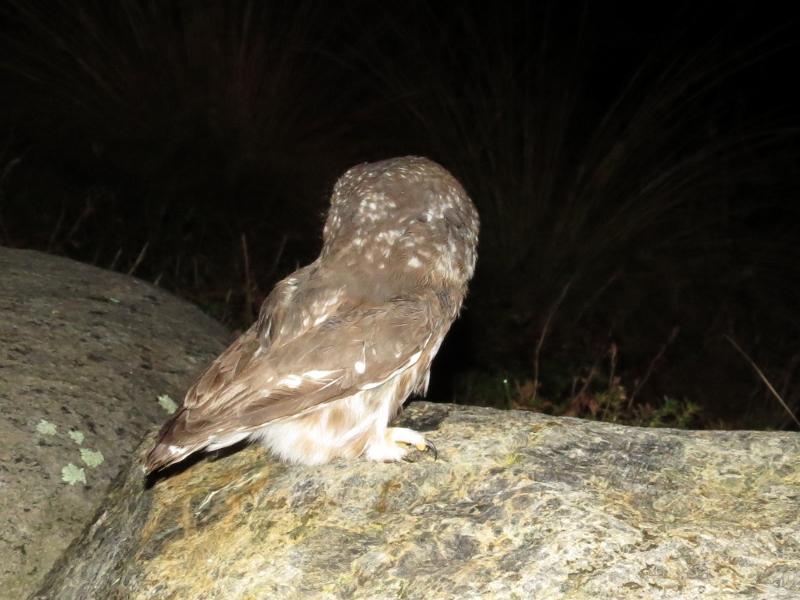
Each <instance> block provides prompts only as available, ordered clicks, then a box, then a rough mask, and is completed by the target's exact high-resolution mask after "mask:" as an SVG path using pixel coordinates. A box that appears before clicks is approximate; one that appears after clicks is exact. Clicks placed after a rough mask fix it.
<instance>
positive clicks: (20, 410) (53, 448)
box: [0, 248, 228, 598]
mask: <svg viewBox="0 0 800 600" xmlns="http://www.w3.org/2000/svg"><path fill="white" fill-rule="evenodd" d="M227 336H228V334H227V332H226V331H225V330H224V329H223V328H222V327H221V326H220V325H218V324H217V323H215V322H214V321H213V320H211V319H210V318H208V317H206V316H204V315H203V314H202V313H201V312H200V311H199V310H198V309H197V308H195V307H193V306H191V305H190V304H188V303H186V302H183V301H181V300H178V299H177V298H175V297H173V296H171V295H169V294H167V293H165V292H164V291H161V290H159V289H157V288H155V287H153V286H151V285H148V284H147V283H145V282H142V281H139V280H136V279H133V278H131V277H126V276H124V275H120V274H117V273H112V272H109V271H103V270H100V269H97V268H94V267H91V266H87V265H83V264H80V263H77V262H74V261H71V260H67V259H64V258H57V257H54V256H49V255H46V254H42V253H38V252H31V251H25V250H11V249H7V248H0V411H2V419H0V439H1V440H2V443H1V444H0V490H1V491H0V515H2V521H0V590H1V591H0V597H3V598H22V597H24V596H25V595H26V594H28V593H31V592H33V591H34V590H35V589H37V587H38V586H39V585H40V584H41V580H42V578H43V576H44V575H46V574H47V572H48V571H49V570H50V568H51V567H52V566H53V563H54V562H55V561H56V559H57V558H58V557H59V556H60V554H61V552H63V550H64V549H65V548H67V546H68V545H69V544H70V542H71V541H72V540H73V539H74V538H75V536H76V535H77V534H79V533H80V532H81V531H82V530H83V529H84V527H85V526H86V524H87V523H88V522H90V521H91V519H92V517H93V515H94V513H95V511H96V509H97V507H98V504H99V502H100V500H101V499H102V498H103V497H104V495H105V493H106V491H107V490H108V487H109V483H110V482H111V481H112V479H113V478H114V477H115V476H116V475H117V474H118V473H119V472H120V469H121V468H122V467H123V466H126V465H128V464H130V461H131V456H132V452H133V450H134V449H135V448H136V447H137V446H138V445H139V444H140V443H141V440H142V439H143V437H144V436H145V435H146V433H147V432H148V431H149V430H152V429H153V427H154V426H155V424H157V423H159V422H161V421H163V420H164V419H165V418H166V416H167V413H166V412H165V408H164V407H167V408H168V407H169V406H170V401H171V399H174V400H173V401H174V402H175V403H180V400H181V397H182V392H183V390H184V389H185V388H186V386H187V385H188V383H189V381H190V379H191V377H192V376H193V375H194V374H196V372H197V371H198V370H199V369H201V368H202V367H203V365H204V364H205V363H206V362H208V361H209V360H210V359H211V358H212V357H213V356H214V355H216V354H217V353H218V352H219V351H220V350H221V349H222V348H223V346H224V341H225V340H226V339H227ZM159 397H161V403H159ZM162 404H163V405H164V407H162Z"/></svg>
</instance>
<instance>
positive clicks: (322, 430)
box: [145, 156, 479, 473]
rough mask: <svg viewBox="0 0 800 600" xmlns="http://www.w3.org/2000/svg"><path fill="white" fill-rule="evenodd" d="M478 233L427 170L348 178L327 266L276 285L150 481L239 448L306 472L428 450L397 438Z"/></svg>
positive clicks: (191, 402) (417, 439) (198, 393)
mask: <svg viewBox="0 0 800 600" xmlns="http://www.w3.org/2000/svg"><path fill="white" fill-rule="evenodd" d="M478 225H479V220H478V213H477V211H476V210H475V206H474V205H473V203H472V201H471V200H470V198H469V196H468V195H467V193H466V192H465V191H464V188H463V187H462V186H461V185H460V184H459V182H458V181H457V180H456V179H455V178H454V177H453V176H452V175H451V174H450V173H449V172H448V171H446V170H445V169H444V168H443V167H441V166H440V165H438V164H437V163H435V162H433V161H431V160H428V159H426V158H421V157H413V156H409V157H402V158H393V159H390V160H384V161H380V162H374V163H368V164H362V165H359V166H356V167H353V168H352V169H350V170H348V171H347V172H346V173H345V174H344V175H343V176H342V177H341V178H340V179H339V180H338V181H337V182H336V185H335V186H334V190H333V194H332V197H331V203H330V209H329V211H328V214H327V218H326V221H325V226H324V229H323V234H322V237H323V245H322V251H321V253H320V255H319V258H317V259H316V260H315V261H314V262H312V263H311V264H309V265H308V266H305V267H303V268H301V269H298V270H297V271H295V272H294V273H292V274H291V275H289V276H288V277H286V278H285V279H283V280H282V281H280V282H279V283H278V284H277V285H276V286H275V288H274V289H273V290H272V292H271V293H270V294H269V296H268V297H267V298H266V300H265V301H264V304H263V306H262V307H261V310H260V313H259V316H258V319H257V320H256V322H255V323H254V324H253V325H252V326H251V327H250V328H249V329H248V330H247V331H246V332H245V333H244V334H242V335H241V337H239V338H238V339H237V340H236V341H234V342H233V343H232V344H231V345H230V347H229V348H228V349H227V350H225V351H224V352H223V353H222V354H221V355H220V356H219V357H218V358H217V359H216V360H214V362H213V363H211V365H210V366H209V367H208V368H207V369H206V371H205V372H204V373H203V374H202V375H201V376H200V377H199V379H198V380H197V381H196V382H195V383H194V385H192V387H191V388H190V389H189V391H188V392H187V393H186V397H185V399H184V401H183V406H182V408H181V409H180V410H179V411H177V412H176V414H175V415H174V416H173V417H172V418H171V419H170V420H169V421H167V423H165V424H164V426H163V427H162V429H161V432H160V433H159V437H158V441H157V443H156V445H155V447H154V448H153V449H152V450H151V451H150V453H149V454H148V456H147V459H146V464H145V472H147V473H150V472H153V471H155V470H158V469H160V468H162V467H165V466H168V465H171V464H173V463H177V462H179V461H181V460H183V459H184V458H186V457H187V456H189V455H190V454H192V453H194V452H198V451H201V450H206V451H211V450H218V449H221V448H225V447H227V446H230V445H232V444H235V443H237V442H240V441H242V440H250V441H256V442H260V443H261V444H263V445H264V446H265V447H266V448H268V449H269V450H270V451H271V452H272V453H273V454H275V455H277V457H279V458H280V459H282V460H284V461H287V462H290V463H299V464H306V465H316V464H322V463H326V462H328V461H330V460H332V459H335V458H345V459H354V458H357V457H361V456H363V457H365V458H366V459H368V460H374V461H397V460H400V459H402V458H403V457H404V456H405V455H406V454H407V452H409V451H410V450H411V448H412V447H416V448H418V449H419V450H425V449H426V448H431V449H433V447H432V444H430V443H429V442H428V441H427V440H426V439H425V438H424V437H423V436H422V435H421V434H420V433H418V432H416V431H413V430H411V429H406V428H400V427H389V426H388V424H389V422H390V421H391V419H392V418H393V417H394V416H395V415H396V414H397V412H398V411H399V410H400V408H401V407H402V405H403V403H404V402H405V401H406V399H407V398H408V396H409V395H410V394H412V393H419V394H424V393H425V392H426V390H427V387H428V380H429V376H430V369H431V361H432V360H433V357H434V356H435V355H436V352H437V351H438V350H439V346H440V344H441V343H442V340H443V338H444V336H445V334H446V333H447V330H448V329H449V328H450V325H451V324H452V322H453V320H454V319H455V318H456V316H457V315H458V312H459V310H460V308H461V304H462V302H463V300H464V296H465V294H466V291H467V284H468V282H469V280H470V278H471V277H472V274H473V271H474V269H475V260H476V257H477V254H476V252H477V242H478ZM434 450H435V449H434Z"/></svg>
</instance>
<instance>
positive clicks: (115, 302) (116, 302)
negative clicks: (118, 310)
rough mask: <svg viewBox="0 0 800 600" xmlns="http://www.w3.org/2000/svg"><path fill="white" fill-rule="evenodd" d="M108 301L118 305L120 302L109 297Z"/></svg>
mask: <svg viewBox="0 0 800 600" xmlns="http://www.w3.org/2000/svg"><path fill="white" fill-rule="evenodd" d="M108 301H109V302H111V303H112V304H119V303H120V301H119V300H118V299H117V298H112V297H111V296H109V297H108Z"/></svg>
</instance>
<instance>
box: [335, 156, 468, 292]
mask: <svg viewBox="0 0 800 600" xmlns="http://www.w3.org/2000/svg"><path fill="white" fill-rule="evenodd" d="M478 228H479V219H478V212H477V210H475V206H474V204H473V203H472V200H470V198H469V196H468V195H467V193H466V192H465V191H464V188H463V187H462V186H461V184H460V183H459V182H458V181H457V180H456V179H455V177H453V176H452V175H451V174H450V173H449V172H448V171H447V170H446V169H445V168H444V167H442V166H441V165H439V164H437V163H435V162H433V161H432V160H429V159H427V158H423V157H418V156H405V157H401V158H392V159H389V160H383V161H380V162H374V163H365V164H362V165H358V166H356V167H353V168H352V169H350V170H348V171H347V172H346V173H345V174H344V175H342V177H340V178H339V180H338V181H337V182H336V185H335V186H334V189H333V195H332V196H331V206H330V210H329V211H328V216H327V220H326V222H325V228H324V230H323V240H324V245H323V249H322V255H321V258H323V259H328V258H333V257H336V258H337V259H338V260H342V261H345V263H348V264H349V265H350V266H352V267H354V268H355V267H358V266H363V265H364V264H365V263H366V264H369V265H371V266H374V268H375V271H378V272H380V271H382V270H383V271H386V272H387V273H392V274H393V276H399V275H400V274H402V273H408V274H409V275H414V274H424V276H426V277H429V278H437V277H443V278H445V279H449V280H454V282H457V283H459V284H463V285H465V284H466V282H467V281H468V280H469V279H470V278H471V277H472V273H473V271H474V269H475V260H476V257H477V253H476V250H477V243H478Z"/></svg>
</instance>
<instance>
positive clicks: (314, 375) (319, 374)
mask: <svg viewBox="0 0 800 600" xmlns="http://www.w3.org/2000/svg"><path fill="white" fill-rule="evenodd" d="M331 373H334V371H330V370H327V369H311V370H310V371H306V372H305V373H303V377H308V378H310V379H324V378H325V377H328V376H329V375H330V374H331Z"/></svg>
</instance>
